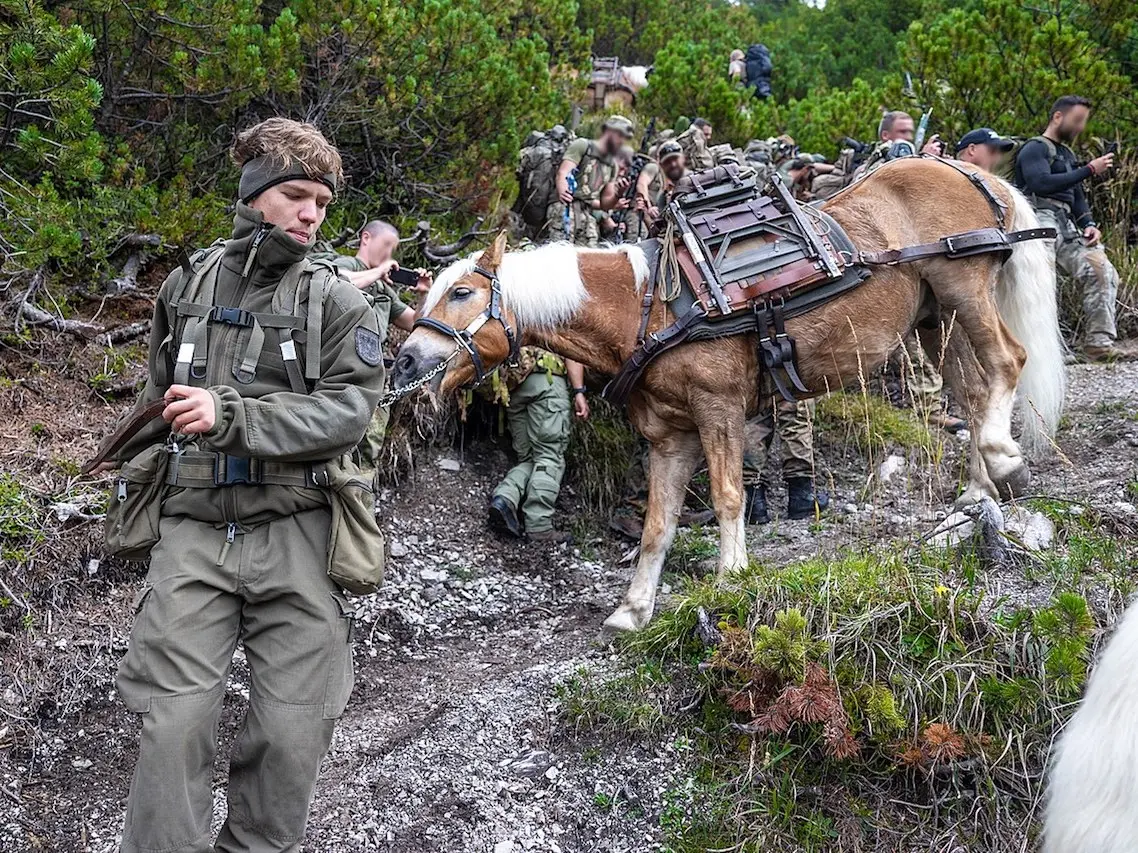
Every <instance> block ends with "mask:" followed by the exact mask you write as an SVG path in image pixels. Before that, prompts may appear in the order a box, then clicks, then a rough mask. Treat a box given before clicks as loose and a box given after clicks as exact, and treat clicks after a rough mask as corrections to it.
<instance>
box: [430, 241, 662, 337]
mask: <svg viewBox="0 0 1138 853" xmlns="http://www.w3.org/2000/svg"><path fill="white" fill-rule="evenodd" d="M585 252H607V253H610V254H611V253H613V252H617V253H620V254H622V255H624V256H625V257H626V258H627V259H628V263H629V264H630V265H631V266H632V273H633V276H634V277H635V279H636V289H637V292H639V290H640V288H641V287H642V286H643V285H644V283H645V282H646V281H647V280H648V275H649V272H648V260H647V259H646V258H645V257H644V252H643V251H641V250H640V249H639V248H637V247H636V246H620V247H617V248H613V249H583V248H578V247H576V246H574V245H572V244H571V243H547V244H546V245H544V246H539V247H538V248H536V249H530V250H529V251H525V252H509V253H507V254H506V255H504V256H503V257H502V263H501V264H499V266H498V280H499V281H500V282H501V283H502V302H503V303H504V304H505V305H506V307H508V308H509V309H510V311H512V312H513V313H514V316H515V317H517V319H518V323H519V324H520V325H521V326H522V327H523V328H525V327H527V326H529V327H534V328H541V329H548V328H552V327H554V326H558V325H560V324H562V323H567V322H569V321H570V320H571V319H573V316H574V315H575V314H576V313H577V311H578V310H580V308H581V306H582V305H584V304H585V300H587V299H588V298H589V293H588V291H587V290H585V283H584V282H583V281H582V280H581V272H580V269H579V268H578V266H577V258H578V256H579V255H581V254H584V253H585ZM481 254H482V253H481V252H476V253H474V254H473V255H470V256H469V257H466V258H463V259H462V260H459V261H455V262H454V263H453V264H451V265H450V266H449V267H447V268H446V269H445V270H443V271H442V272H441V273H439V277H438V278H436V279H435V283H434V284H433V285H431V289H430V291H429V292H428V293H427V298H426V299H425V300H424V302H423V313H424V314H430V313H431V311H433V310H434V308H435V306H436V305H438V304H439V300H441V299H442V298H443V294H445V293H446V292H447V291H448V290H450V289H451V288H452V287H454V285H455V283H456V282H457V281H458V280H459V279H460V278H462V277H463V276H465V275H467V274H468V273H470V272H471V271H472V270H473V269H474V268H475V267H476V266H477V265H478V258H479V257H480V256H481Z"/></svg>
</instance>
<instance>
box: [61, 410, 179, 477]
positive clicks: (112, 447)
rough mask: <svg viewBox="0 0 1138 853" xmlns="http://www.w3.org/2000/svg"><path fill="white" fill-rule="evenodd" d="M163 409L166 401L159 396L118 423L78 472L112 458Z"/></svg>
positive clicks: (92, 469) (90, 470)
mask: <svg viewBox="0 0 1138 853" xmlns="http://www.w3.org/2000/svg"><path fill="white" fill-rule="evenodd" d="M165 409H166V401H165V400H164V399H161V398H159V399H157V400H155V401H154V402H153V403H148V404H147V405H146V406H144V407H143V408H141V409H139V410H138V411H136V412H134V413H132V414H131V415H130V416H129V417H128V418H127V419H126V420H124V421H123V422H122V423H121V424H120V425H119V428H118V429H116V430H115V431H114V432H113V433H111V434H110V435H108V436H107V437H106V438H105V439H103V443H102V444H100V445H99V449H98V450H96V451H95V455H94V456H93V457H92V458H91V459H89V460H87V462H86V463H85V464H84V465H83V467H82V468H80V469H79V473H80V474H90V473H91V472H92V471H94V470H95V469H96V468H98V467H99V466H100V465H102V464H103V463H104V462H109V461H111V460H113V459H114V458H115V455H116V454H117V453H118V452H119V451H120V450H122V449H123V448H124V447H125V446H126V445H127V443H128V442H129V441H130V440H131V439H132V438H134V437H135V436H136V435H138V434H139V432H141V431H142V429H143V428H144V427H145V426H146V425H147V424H148V423H150V422H151V421H152V420H154V419H155V418H160V417H162V412H163V411H165Z"/></svg>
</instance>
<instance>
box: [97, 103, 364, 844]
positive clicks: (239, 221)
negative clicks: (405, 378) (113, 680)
mask: <svg viewBox="0 0 1138 853" xmlns="http://www.w3.org/2000/svg"><path fill="white" fill-rule="evenodd" d="M231 153H232V156H233V159H234V161H235V162H236V163H237V165H238V166H240V167H241V180H240V201H239V202H238V204H237V212H236V216H235V218H234V225H233V232H232V234H231V236H230V238H229V239H228V240H226V241H224V242H221V243H217V244H214V246H212V247H211V248H210V249H207V250H204V251H202V252H199V253H197V255H196V256H195V257H194V259H193V260H192V262H191V263H190V264H189V265H188V267H186V268H183V269H177V270H175V271H174V272H173V273H172V274H171V275H170V276H169V278H167V279H166V281H165V282H164V283H163V285H162V288H161V291H160V292H159V295H158V301H157V304H156V306H155V311H154V321H153V334H152V336H151V341H150V374H149V378H148V381H147V384H146V389H145V391H144V392H143V396H142V398H141V400H140V402H139V405H138V407H136V410H135V412H134V413H132V415H133V416H135V417H138V416H139V415H140V413H141V412H143V410H144V407H146V406H147V405H148V404H157V406H159V407H160V406H161V405H162V402H163V401H164V403H165V408H164V410H163V411H162V417H161V418H160V419H156V420H153V421H150V423H149V426H147V427H146V428H144V429H143V430H142V431H141V432H139V433H138V434H137V436H136V437H135V438H134V439H133V440H131V441H129V442H128V443H127V444H125V445H124V446H123V448H122V449H121V452H116V453H115V457H116V458H117V459H118V460H119V461H125V460H130V462H129V464H127V466H126V467H125V469H124V472H123V478H124V479H120V480H119V481H118V484H119V488H120V489H121V492H120V498H122V499H124V502H125V498H127V497H128V496H129V495H130V494H131V490H132V489H134V488H135V480H134V479H127V478H129V477H135V478H136V479H142V478H141V477H138V476H137V475H138V474H139V472H140V470H141V471H143V472H145V471H146V470H149V474H150V480H151V481H153V482H154V485H155V487H156V492H155V494H153V495H152V500H151V502H150V503H149V504H146V505H143V506H141V507H140V508H139V512H140V513H145V514H149V513H153V516H152V521H153V524H154V525H155V526H156V527H157V537H156V538H157V541H156V542H155V541H154V540H153V539H151V540H150V542H149V543H147V544H148V545H152V546H153V552H152V559H151V563H150V571H149V574H148V575H147V578H146V585H145V587H144V588H143V591H142V594H141V596H140V598H139V600H138V603H137V606H136V613H135V621H134V628H133V630H132V633H131V638H130V645H129V648H128V651H127V654H126V657H125V658H124V660H123V661H122V663H121V665H120V668H119V674H118V681H117V686H118V689H119V693H120V694H121V696H122V698H123V701H124V703H125V704H126V705H127V707H128V708H129V709H130V710H132V711H134V712H136V713H138V714H140V715H141V717H142V739H141V744H140V747H139V755H138V763H137V765H136V767H135V771H134V779H133V781H132V783H131V788H130V796H129V800H128V802H127V812H126V825H125V828H124V830H123V840H122V848H121V849H122V850H123V851H124V853H141V851H147V853H153V851H159V850H161V851H169V853H174V851H178V852H179V853H236V851H257V852H258V853H262V851H263V853H268V851H284V850H298V849H299V848H300V843H301V842H302V840H303V838H304V833H305V824H306V822H307V818H308V809H309V805H310V803H311V801H312V795H313V789H314V786H315V782H316V776H317V770H318V768H319V766H320V762H321V760H322V759H323V758H324V755H325V753H326V752H327V750H328V745H329V743H330V741H331V738H332V729H333V726H334V725H335V721H336V718H338V717H339V716H340V714H341V713H342V712H343V710H344V707H345V705H346V704H347V701H348V697H349V695H350V694H351V692H352V686H353V680H354V676H353V669H352V655H351V645H350V642H351V629H352V614H353V609H352V605H351V604H350V603H349V601H348V600H347V599H346V598H345V597H344V595H343V593H342V592H341V591H340V588H339V586H341V585H343V586H350V587H352V588H357V589H358V588H368V587H374V586H375V585H378V582H379V575H380V574H381V573H382V561H383V556H382V554H383V542H382V536H381V535H380V533H379V530H378V528H377V527H375V524H374V498H373V497H372V495H371V492H370V489H368V488H367V483H368V481H367V480H366V479H361V478H359V477H358V473H359V472H358V469H355V468H354V466H352V465H351V463H350V462H348V461H347V460H346V458H345V457H342V456H341V455H342V454H346V453H347V452H348V451H350V450H351V449H352V448H353V447H354V446H355V444H356V442H358V441H359V440H360V437H361V436H362V435H363V432H364V429H365V427H366V426H367V424H368V421H369V420H370V418H371V415H372V411H373V410H374V409H375V406H376V403H377V401H378V399H379V396H380V393H381V390H382V387H383V378H384V376H383V364H382V350H381V347H380V339H379V334H378V328H377V320H376V314H375V311H374V310H373V309H372V307H371V306H370V305H368V303H367V301H366V299H365V298H364V296H363V295H362V294H361V293H360V292H359V291H358V290H357V289H356V288H355V287H353V286H352V285H351V284H350V283H349V282H348V281H346V280H345V279H343V278H341V277H340V276H338V275H337V274H336V270H335V268H334V267H333V266H332V265H331V264H330V263H328V262H325V261H313V260H312V259H310V258H309V257H308V255H309V251H310V249H311V247H312V246H313V244H314V243H315V240H316V233H317V230H318V229H319V227H320V224H321V223H322V222H323V221H324V217H325V213H326V209H327V206H328V204H329V203H330V202H331V201H332V198H333V196H334V194H335V192H336V190H337V189H338V187H339V185H340V183H341V182H342V180H343V171H342V166H341V161H340V155H339V153H338V152H337V151H336V149H335V148H334V147H333V146H332V145H331V144H329V142H328V141H327V140H326V139H325V138H324V137H323V135H321V133H320V132H319V131H318V130H317V129H316V128H315V127H313V126H312V125H307V124H301V123H299V122H294V121H290V120H287V119H280V118H276V119H269V120H268V121H265V122H262V123H261V124H258V125H256V126H255V127H253V128H251V129H249V130H247V131H245V132H243V133H241V134H240V135H239V136H238V138H237V141H236V144H235V145H234V147H233V150H232V152H231ZM298 332H299V333H303V338H301V337H299V336H296V337H294V333H298ZM175 440H176V442H178V444H175V445H167V447H173V448H176V449H177V452H171V453H167V449H166V447H163V445H164V443H167V442H168V441H170V442H173V441H175ZM179 445H180V446H179ZM147 460H150V462H149V463H148V461H147ZM156 472H157V473H156ZM345 476H350V477H351V478H352V480H351V483H352V484H354V485H359V484H360V483H362V486H363V488H360V489H356V490H355V491H357V492H358V493H359V494H360V495H361V496H362V495H364V494H365V493H366V500H363V499H362V498H361V502H360V505H359V506H358V507H355V508H354V509H355V510H356V511H358V512H359V515H358V518H363V519H365V522H364V527H366V526H367V525H366V518H367V515H368V514H370V516H371V527H370V528H369V529H368V530H367V531H366V532H365V534H364V535H362V536H361V537H358V538H355V539H352V537H350V536H348V535H347V534H345V532H344V527H343V526H342V524H341V523H338V522H336V521H335V519H337V518H339V519H341V520H342V519H343V518H344V515H343V514H344V512H345V511H346V509H345V507H346V506H347V505H346V504H345V503H343V502H341V500H340V498H339V497H338V495H339V493H340V491H341V490H340V489H338V488H337V485H340V486H342V485H343V484H344V482H345V481H344V477H345ZM357 480H359V482H358V483H357ZM329 486H331V488H329ZM123 520H124V523H129V522H130V521H131V518H130V517H124V519H123ZM108 522H110V515H108ZM334 524H335V534H336V535H333V533H334V531H333V525H334ZM109 526H110V525H109ZM109 535H110V533H108V536H109ZM361 539H362V540H366V541H361ZM349 540H352V541H351V543H350V544H351V545H352V547H356V548H358V554H357V556H358V555H359V554H364V562H366V559H367V558H366V554H365V552H370V554H371V559H372V561H373V562H372V563H371V564H370V566H368V567H366V571H365V573H366V572H372V573H373V574H372V575H370V576H369V577H368V578H363V577H360V578H357V581H356V582H345V581H343V580H342V579H341V578H340V577H337V579H336V580H335V581H334V580H333V579H332V577H330V576H329V572H330V571H336V572H338V571H341V570H342V569H343V567H345V566H347V565H352V566H355V567H359V565H360V564H359V562H358V561H353V560H351V559H349V555H348V553H347V552H346V551H343V550H342V549H344V548H346V547H348V545H349ZM333 543H335V544H334V546H333ZM333 547H334V553H332V552H333ZM238 641H241V642H242V643H243V644H244V648H245V655H246V659H247V660H248V664H249V675H250V691H249V708H248V712H247V714H246V717H245V722H244V724H243V727H242V731H241V734H240V735H239V737H238V739H237V743H236V745H235V747H234V753H233V757H232V759H231V761H230V766H229V791H228V800H229V809H228V816H227V817H226V820H225V823H224V824H223V825H222V827H221V832H220V834H219V836H218V837H217V839H216V841H215V842H212V843H211V840H210V834H211V833H210V827H211V821H212V818H213V795H212V782H213V764H214V757H215V754H216V751H217V726H218V718H219V716H220V713H221V707H222V700H223V698H224V696H225V683H226V678H227V677H228V675H229V670H230V666H231V662H232V658H233V653H234V649H235V648H236V646H237V643H238Z"/></svg>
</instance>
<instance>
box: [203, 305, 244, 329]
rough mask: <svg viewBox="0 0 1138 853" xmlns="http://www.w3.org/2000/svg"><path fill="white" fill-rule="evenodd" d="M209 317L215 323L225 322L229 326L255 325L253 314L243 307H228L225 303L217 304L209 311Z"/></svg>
mask: <svg viewBox="0 0 1138 853" xmlns="http://www.w3.org/2000/svg"><path fill="white" fill-rule="evenodd" d="M209 319H210V320H212V321H213V322H214V323H225V324H226V325H229V326H242V327H244V328H249V327H250V326H252V325H253V315H252V314H250V313H249V312H248V311H246V310H245V309H243V308H227V307H226V306H224V305H215V306H214V308H213V310H212V311H210V312H209Z"/></svg>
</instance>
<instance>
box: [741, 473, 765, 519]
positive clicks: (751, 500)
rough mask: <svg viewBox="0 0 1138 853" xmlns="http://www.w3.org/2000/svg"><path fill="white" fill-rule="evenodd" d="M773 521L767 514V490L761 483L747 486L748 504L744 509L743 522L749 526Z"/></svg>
mask: <svg viewBox="0 0 1138 853" xmlns="http://www.w3.org/2000/svg"><path fill="white" fill-rule="evenodd" d="M770 520H771V516H770V513H769V512H767V490H766V487H765V486H763V484H762V483H760V484H759V485H757V486H747V502H746V504H745V505H744V507H743V521H744V522H745V523H747V524H766V523H767V522H769V521H770Z"/></svg>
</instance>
